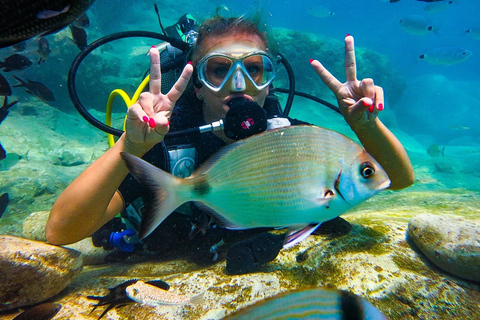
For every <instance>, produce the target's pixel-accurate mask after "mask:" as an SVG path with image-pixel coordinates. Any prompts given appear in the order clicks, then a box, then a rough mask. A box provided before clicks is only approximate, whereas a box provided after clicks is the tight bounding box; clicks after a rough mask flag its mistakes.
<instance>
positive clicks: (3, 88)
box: [0, 74, 12, 97]
mask: <svg viewBox="0 0 480 320" xmlns="http://www.w3.org/2000/svg"><path fill="white" fill-rule="evenodd" d="M11 95H12V88H10V84H9V83H8V81H7V79H5V77H4V76H2V75H1V74H0V96H4V97H6V96H11Z"/></svg>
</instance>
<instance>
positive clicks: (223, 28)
mask: <svg viewBox="0 0 480 320" xmlns="http://www.w3.org/2000/svg"><path fill="white" fill-rule="evenodd" d="M240 34H252V35H254V34H255V35H258V36H259V37H260V39H261V40H262V41H263V43H264V44H265V48H266V49H267V51H272V49H271V48H270V41H269V38H268V37H267V32H266V30H265V29H264V28H261V24H260V17H254V18H252V19H247V18H244V17H243V16H242V17H231V18H225V17H222V16H220V15H217V16H215V17H213V18H210V19H207V20H206V21H204V22H203V23H202V25H201V26H200V28H199V30H198V38H197V42H196V44H195V47H194V49H193V52H192V55H191V58H192V62H193V63H194V65H195V64H196V62H198V61H199V60H200V59H201V56H200V55H201V52H202V49H203V48H202V44H203V42H204V40H205V39H206V38H211V37H212V38H213V37H224V36H225V37H227V36H235V35H240ZM272 54H273V52H272Z"/></svg>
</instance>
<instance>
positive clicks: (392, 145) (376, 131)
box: [351, 118, 415, 190]
mask: <svg viewBox="0 0 480 320" xmlns="http://www.w3.org/2000/svg"><path fill="white" fill-rule="evenodd" d="M351 127H352V129H353V131H354V132H355V134H356V135H357V137H358V139H359V140H360V142H361V143H362V145H363V146H364V148H365V150H367V152H368V153H370V154H371V155H372V156H373V157H374V158H375V159H376V160H377V161H378V162H379V163H380V165H381V166H382V167H383V169H384V170H385V171H386V172H387V174H388V176H389V178H390V180H391V185H390V188H389V189H393V190H396V189H403V188H406V187H408V186H410V185H412V184H413V183H414V181H415V176H414V173H413V168H412V164H411V162H410V159H409V157H408V155H407V152H406V151H405V149H404V148H403V146H402V144H401V143H400V141H398V139H397V138H396V137H395V136H394V135H393V133H392V132H391V131H390V130H389V129H388V128H387V127H386V126H385V125H384V124H383V123H382V122H381V121H380V119H378V118H375V119H374V120H373V121H368V122H363V123H362V124H358V125H352V126H351Z"/></svg>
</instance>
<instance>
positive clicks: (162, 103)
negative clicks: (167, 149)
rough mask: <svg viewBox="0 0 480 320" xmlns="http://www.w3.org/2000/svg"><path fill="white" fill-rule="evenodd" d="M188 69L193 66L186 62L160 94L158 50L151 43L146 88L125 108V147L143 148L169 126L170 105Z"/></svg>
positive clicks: (158, 139) (157, 139) (182, 86)
mask: <svg viewBox="0 0 480 320" xmlns="http://www.w3.org/2000/svg"><path fill="white" fill-rule="evenodd" d="M192 73H193V67H192V65H191V64H190V63H189V64H187V65H186V66H185V68H184V69H183V72H182V74H181V75H180V77H179V78H178V80H177V82H176V83H175V85H174V86H173V87H172V89H171V90H170V91H169V92H168V93H167V94H165V95H164V94H162V92H161V88H162V74H161V71H160V53H159V52H158V50H157V49H155V48H153V47H152V48H151V49H150V90H149V92H144V93H142V94H141V95H140V98H139V99H138V101H137V102H136V103H135V104H134V105H132V106H131V107H130V108H128V112H127V121H126V123H125V131H126V136H125V140H126V143H127V146H128V147H129V148H133V149H134V150H143V151H144V152H146V151H148V150H150V148H152V147H153V146H154V145H155V144H157V143H159V142H161V141H162V140H163V138H164V136H165V134H166V133H167V132H168V130H169V129H170V127H169V123H170V116H171V114H172V110H173V107H174V106H175V103H176V102H177V100H178V99H179V98H180V96H181V95H182V93H183V92H184V91H185V88H186V87H187V84H188V81H189V80H190V77H191V76H192Z"/></svg>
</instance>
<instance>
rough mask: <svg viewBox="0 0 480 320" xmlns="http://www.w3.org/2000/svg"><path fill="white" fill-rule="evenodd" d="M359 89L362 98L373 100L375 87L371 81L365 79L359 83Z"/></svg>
mask: <svg viewBox="0 0 480 320" xmlns="http://www.w3.org/2000/svg"><path fill="white" fill-rule="evenodd" d="M359 86H360V89H361V90H362V92H363V96H364V97H367V98H370V99H372V100H374V98H375V85H374V84H373V79H371V78H366V79H363V80H362V81H360V84H359Z"/></svg>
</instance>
